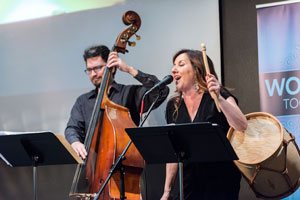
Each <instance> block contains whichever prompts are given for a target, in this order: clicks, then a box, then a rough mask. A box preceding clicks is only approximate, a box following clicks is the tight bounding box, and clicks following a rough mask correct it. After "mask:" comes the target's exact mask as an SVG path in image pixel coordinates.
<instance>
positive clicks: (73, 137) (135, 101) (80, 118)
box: [65, 71, 169, 144]
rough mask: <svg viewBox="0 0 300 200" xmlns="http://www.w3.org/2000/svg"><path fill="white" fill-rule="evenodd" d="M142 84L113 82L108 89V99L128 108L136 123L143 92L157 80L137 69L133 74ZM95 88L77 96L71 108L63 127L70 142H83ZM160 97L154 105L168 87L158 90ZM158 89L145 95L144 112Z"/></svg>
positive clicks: (138, 118)
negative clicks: (135, 73) (65, 124)
mask: <svg viewBox="0 0 300 200" xmlns="http://www.w3.org/2000/svg"><path fill="white" fill-rule="evenodd" d="M135 79H137V80H138V81H139V82H140V83H142V85H123V84H118V83H116V82H113V83H112V85H111V88H110V91H109V94H108V96H109V99H110V100H111V101H113V102H114V103H116V104H119V105H121V106H125V107H126V108H128V109H129V111H130V115H131V118H132V120H133V121H134V122H135V124H136V125H138V123H139V120H140V117H139V111H140V104H141V100H142V97H143V95H144V93H145V92H146V91H147V90H148V89H150V88H151V87H153V86H154V85H155V84H156V83H158V82H159V80H158V79H157V77H156V76H154V75H150V74H146V73H143V72H141V71H138V74H137V75H136V76H135ZM97 92H98V90H97V88H96V89H94V90H92V91H90V92H88V93H85V94H82V95H81V96H79V97H78V98H77V100H76V102H75V104H74V106H73V108H72V110H71V116H70V119H69V121H68V124H67V127H66V129H65V137H66V139H67V140H68V142H69V143H70V144H72V143H73V142H75V141H80V142H82V143H83V142H84V139H85V135H86V131H87V130H88V126H89V123H90V118H91V115H92V112H93V108H94V105H95V101H96V97H97ZM160 94H161V96H160V98H159V100H158V102H157V103H156V105H155V107H158V106H159V105H160V104H161V103H162V102H163V101H164V100H165V99H166V97H167V96H168V94H169V88H168V87H164V88H161V90H160ZM157 95H158V90H156V91H153V92H151V93H150V94H149V95H147V96H146V97H145V101H144V102H145V105H144V112H145V111H147V109H148V108H149V107H150V105H151V103H152V102H153V101H154V100H155V99H156V97H157Z"/></svg>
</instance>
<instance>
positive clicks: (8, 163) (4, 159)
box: [0, 153, 12, 167]
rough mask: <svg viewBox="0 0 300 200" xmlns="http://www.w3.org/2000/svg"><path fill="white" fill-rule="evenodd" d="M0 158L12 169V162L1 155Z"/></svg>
mask: <svg viewBox="0 0 300 200" xmlns="http://www.w3.org/2000/svg"><path fill="white" fill-rule="evenodd" d="M0 158H1V159H2V160H3V161H4V162H5V163H6V164H7V165H8V166H11V167H12V164H10V162H8V160H6V158H5V157H4V156H3V155H2V154H1V153H0Z"/></svg>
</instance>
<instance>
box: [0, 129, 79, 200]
mask: <svg viewBox="0 0 300 200" xmlns="http://www.w3.org/2000/svg"><path fill="white" fill-rule="evenodd" d="M3 133H4V134H3ZM0 157H1V158H2V159H3V160H4V161H5V162H6V164H8V165H9V166H11V167H21V166H32V167H33V194H34V195H33V196H34V200H36V199H37V167H38V166H43V165H61V164H75V163H82V160H81V159H80V158H79V157H78V156H77V154H76V153H75V152H74V150H73V149H72V148H71V146H70V145H69V144H68V143H67V141H66V140H65V139H64V137H63V136H62V135H55V134H53V133H51V132H44V131H43V132H2V133H1V134H0Z"/></svg>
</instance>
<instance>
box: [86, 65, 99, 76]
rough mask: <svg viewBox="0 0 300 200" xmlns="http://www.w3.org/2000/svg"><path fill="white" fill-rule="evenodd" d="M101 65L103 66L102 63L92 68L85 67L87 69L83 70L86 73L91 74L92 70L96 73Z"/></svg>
mask: <svg viewBox="0 0 300 200" xmlns="http://www.w3.org/2000/svg"><path fill="white" fill-rule="evenodd" d="M102 67H104V65H99V66H96V67H93V68H87V69H85V70H84V72H85V73H86V74H87V75H90V74H92V71H94V72H95V73H98V72H100V70H101V69H102Z"/></svg>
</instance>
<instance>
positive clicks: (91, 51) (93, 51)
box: [83, 45, 110, 62]
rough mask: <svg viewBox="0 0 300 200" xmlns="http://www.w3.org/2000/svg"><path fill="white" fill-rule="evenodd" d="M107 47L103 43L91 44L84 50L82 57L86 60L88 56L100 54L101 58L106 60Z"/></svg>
mask: <svg viewBox="0 0 300 200" xmlns="http://www.w3.org/2000/svg"><path fill="white" fill-rule="evenodd" d="M109 52H110V51H109V49H108V47H107V46H104V45H98V46H91V47H89V48H87V49H86V50H84V54H83V59H84V61H85V62H86V60H87V59H88V58H92V57H96V56H101V58H102V59H103V60H104V61H105V62H107V59H108V55H109Z"/></svg>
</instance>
